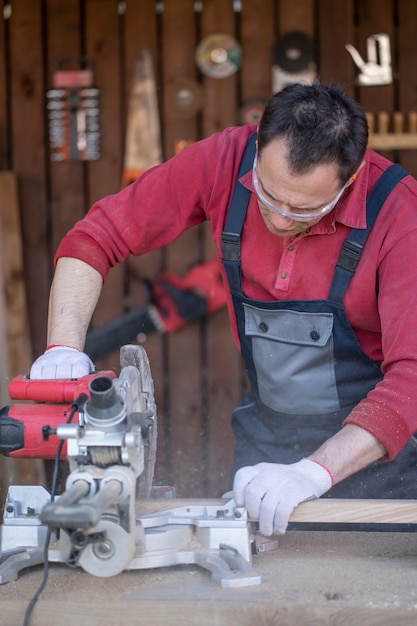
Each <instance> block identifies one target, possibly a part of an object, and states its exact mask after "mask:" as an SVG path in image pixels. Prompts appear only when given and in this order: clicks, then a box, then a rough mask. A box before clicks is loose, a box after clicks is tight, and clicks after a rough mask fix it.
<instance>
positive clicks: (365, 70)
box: [345, 33, 392, 86]
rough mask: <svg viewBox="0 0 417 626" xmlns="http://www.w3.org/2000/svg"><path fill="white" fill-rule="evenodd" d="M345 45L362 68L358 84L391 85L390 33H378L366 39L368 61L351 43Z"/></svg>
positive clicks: (357, 64)
mask: <svg viewBox="0 0 417 626" xmlns="http://www.w3.org/2000/svg"><path fill="white" fill-rule="evenodd" d="M345 47H346V50H347V51H348V52H349V53H350V55H351V57H352V59H353V60H354V62H355V64H356V66H357V67H358V68H359V70H360V71H359V74H358V76H357V79H356V82H357V84H358V85H362V86H370V85H389V84H390V83H392V68H391V49H390V40H389V35H387V34H386V33H378V34H376V35H370V36H369V37H368V39H367V40H366V50H367V55H368V60H367V61H364V60H363V59H362V57H361V55H360V54H359V52H358V51H357V50H356V48H355V47H354V46H352V45H351V44H346V46H345Z"/></svg>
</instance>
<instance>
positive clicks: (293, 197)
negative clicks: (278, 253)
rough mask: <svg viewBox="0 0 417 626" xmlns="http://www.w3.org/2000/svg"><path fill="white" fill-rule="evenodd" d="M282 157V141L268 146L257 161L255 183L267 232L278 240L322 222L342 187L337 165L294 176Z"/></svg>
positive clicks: (283, 147)
mask: <svg viewBox="0 0 417 626" xmlns="http://www.w3.org/2000/svg"><path fill="white" fill-rule="evenodd" d="M285 154H286V145H285V140H284V139H276V140H274V141H272V142H271V143H270V144H268V146H266V147H265V148H264V149H263V150H262V153H261V155H260V156H259V157H258V159H257V163H256V165H255V175H254V183H256V184H255V189H256V190H257V191H258V193H256V196H257V200H258V204H259V209H260V212H261V215H262V217H263V220H264V222H265V225H266V227H267V228H268V230H269V231H270V232H271V233H272V234H273V235H276V236H277V237H294V236H297V235H299V234H301V233H303V232H305V231H306V230H307V229H309V228H311V227H312V226H313V225H314V224H317V222H319V221H320V220H321V218H322V217H323V215H325V214H326V207H328V205H333V203H334V202H335V200H336V199H338V196H339V197H340V195H341V193H340V192H341V190H342V185H341V182H340V180H339V178H338V166H337V164H336V163H325V164H323V165H317V166H316V167H314V168H313V169H311V170H309V171H308V172H307V173H305V174H294V173H291V171H290V169H289V168H288V164H287V159H286V156H285ZM272 207H274V209H273V208H272ZM275 207H277V209H276V208H275ZM321 211H324V212H323V214H320V212H321ZM287 213H288V214H289V215H287ZM284 214H285V215H284ZM298 215H299V216H300V217H301V218H302V219H300V218H299V217H298ZM310 215H311V218H310V217H309V216H310Z"/></svg>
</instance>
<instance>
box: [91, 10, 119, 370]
mask: <svg viewBox="0 0 417 626" xmlns="http://www.w3.org/2000/svg"><path fill="white" fill-rule="evenodd" d="M119 33H120V31H119V16H118V13H117V3H115V2H114V1H113V0H87V1H86V3H85V52H86V55H87V57H89V58H90V59H91V60H92V62H93V66H94V70H95V80H96V85H97V87H98V88H99V89H100V109H101V113H102V116H103V117H104V118H105V119H107V120H108V123H107V124H106V123H103V124H102V126H101V157H100V159H98V160H97V161H91V162H89V163H87V165H86V169H87V179H88V192H87V193H88V195H87V198H88V205H91V204H92V203H93V202H95V201H97V200H99V199H100V198H102V197H103V196H106V195H108V194H112V193H115V192H117V191H118V190H119V189H120V179H121V171H122V159H123V156H122V155H123V152H122V138H121V111H120V93H121V89H122V87H121V84H120V71H119V69H120V57H119V54H118V52H119V50H120V40H119ZM124 276H125V267H124V265H123V264H121V265H118V266H117V267H114V268H113V269H112V270H111V271H110V273H109V276H108V278H107V281H106V283H105V285H104V288H103V291H102V294H101V297H100V300H99V303H98V306H97V309H96V312H95V314H94V316H93V325H96V326H101V325H102V324H104V323H105V322H108V321H110V320H112V319H114V318H116V317H118V315H120V314H122V313H123V312H124V283H125V278H124ZM96 367H97V368H99V369H108V368H110V369H111V368H114V369H116V371H118V370H119V351H118V350H117V351H115V352H113V353H112V354H109V355H108V356H106V357H102V358H100V359H97V362H96Z"/></svg>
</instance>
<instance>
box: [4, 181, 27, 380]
mask: <svg viewBox="0 0 417 626" xmlns="http://www.w3.org/2000/svg"><path fill="white" fill-rule="evenodd" d="M0 234H1V239H0V250H1V252H0V254H1V256H2V267H3V280H4V293H5V304H6V310H5V316H6V328H7V344H6V345H7V352H8V359H7V360H8V363H9V370H8V372H9V376H17V375H18V374H25V373H27V372H28V371H29V369H30V365H31V359H32V350H31V344H30V337H29V324H28V314H27V302H26V289H25V287H26V286H25V279H24V267H23V249H22V240H21V224H20V214H19V202H18V191H17V180H16V176H15V174H14V173H13V172H0Z"/></svg>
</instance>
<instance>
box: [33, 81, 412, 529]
mask: <svg viewBox="0 0 417 626" xmlns="http://www.w3.org/2000/svg"><path fill="white" fill-rule="evenodd" d="M256 131H258V132H257V134H256ZM366 145H367V125H366V118H365V116H364V113H363V111H362V109H361V108H360V106H359V105H358V104H357V103H355V102H354V101H352V100H351V99H350V98H348V97H347V96H346V95H345V94H344V93H343V91H342V90H340V89H339V88H337V87H335V86H333V85H325V84H320V83H319V82H316V83H314V84H313V85H294V86H291V87H288V88H286V89H285V90H284V91H282V92H280V93H278V94H276V95H275V96H274V97H272V98H271V99H270V101H269V103H268V104H267V106H266V109H265V112H264V114H263V116H262V119H261V121H260V124H259V129H256V128H255V127H250V126H243V127H236V128H229V129H226V130H225V131H224V132H221V133H216V134H215V135H213V136H212V137H210V138H208V139H205V140H203V141H201V142H198V143H196V144H194V145H192V146H190V147H189V148H187V150H185V151H183V152H181V153H180V154H178V155H177V156H175V157H174V158H172V159H170V160H169V161H168V162H166V163H164V164H162V165H160V166H157V167H155V168H153V169H152V170H150V171H148V172H146V173H145V174H143V175H142V176H141V177H140V178H139V179H138V180H137V181H136V182H135V183H133V184H132V185H130V186H129V187H128V188H126V189H124V190H123V191H121V192H120V193H118V194H116V195H114V196H110V197H106V198H104V199H103V200H101V201H99V202H97V203H96V204H95V205H94V206H93V207H92V208H91V209H90V211H89V213H88V214H87V216H86V217H85V218H84V219H83V220H81V221H80V222H78V223H77V224H76V225H75V227H74V228H73V230H72V231H70V232H69V233H68V234H67V235H66V236H65V237H64V239H63V241H62V242H61V244H60V247H59V249H58V252H57V266H56V273H55V277H54V281H53V285H52V289H51V298H50V315H49V324H48V348H47V350H46V352H45V353H44V354H43V355H42V356H40V357H39V358H38V359H37V361H36V362H35V363H34V365H33V366H32V370H31V377H33V378H47V377H68V376H72V377H77V376H81V375H83V374H86V373H88V372H89V371H91V370H93V368H94V366H93V364H92V362H91V361H90V359H89V358H88V357H87V355H85V354H84V353H83V352H82V350H83V347H84V341H85V336H86V332H87V327H88V324H89V321H90V318H91V316H92V313H93V311H94V308H95V306H96V303H97V300H98V297H99V294H100V291H101V286H102V282H103V280H104V279H105V277H106V274H107V272H108V270H109V268H110V267H111V266H113V265H115V264H116V263H118V262H121V261H123V260H124V259H125V258H126V257H127V256H128V255H129V254H134V255H140V254H144V253H147V252H149V251H150V250H153V249H155V248H157V247H160V246H163V245H165V244H168V243H170V242H171V241H173V240H174V239H175V238H176V237H178V236H179V235H180V234H181V233H182V232H183V231H184V230H186V229H187V228H189V227H191V226H194V225H195V224H198V223H201V222H203V221H205V220H209V221H210V222H211V229H212V236H213V239H214V241H215V243H216V249H217V254H218V258H219V259H221V264H222V267H223V270H224V277H225V282H227V284H228V285H229V289H230V294H229V302H228V307H229V313H230V318H231V326H232V331H233V335H234V338H235V340H236V343H237V345H238V346H239V347H240V349H241V351H242V354H243V357H244V359H245V363H246V367H247V371H248V376H249V379H250V383H251V391H250V393H249V394H248V396H247V397H246V398H245V399H244V400H243V402H242V404H241V406H240V407H239V408H237V409H236V411H235V412H234V414H233V417H232V427H233V431H234V434H235V437H236V445H235V453H234V469H233V472H234V474H235V479H234V493H235V499H236V502H237V504H239V505H245V506H246V507H247V509H248V512H249V515H250V516H251V517H253V518H258V519H259V523H260V531H261V533H263V534H265V535H270V534H272V533H278V534H279V533H283V532H285V530H286V527H287V524H288V519H289V516H290V514H291V511H292V510H293V508H294V507H295V506H297V505H298V504H299V503H300V502H302V501H304V500H306V499H310V498H314V497H320V496H321V495H323V494H324V493H326V492H328V491H329V490H330V493H329V495H332V496H333V495H334V496H339V497H388V498H400V497H403V498H404V497H415V496H416V480H415V477H416V461H417V454H416V450H415V448H414V447H413V446H412V445H411V443H410V440H411V438H412V435H413V433H414V432H415V431H416V430H417V411H416V397H417V385H416V384H415V381H416V379H417V331H416V317H417V315H416V313H417V289H416V287H415V285H416V284H417V182H416V181H415V180H414V179H412V178H411V177H410V176H408V175H406V172H404V170H402V169H401V168H399V166H394V167H393V168H391V169H389V168H390V166H391V165H392V164H391V163H390V162H389V161H387V160H386V159H385V158H383V157H382V156H380V155H378V154H376V153H374V152H372V151H370V150H367V149H366ZM398 168H399V169H398ZM386 171H387V172H388V174H387V175H384V176H383V177H382V178H381V176H382V175H383V174H384V173H385V172H386ZM371 192H373V193H371ZM232 196H233V200H231V199H232ZM373 222H375V223H374V225H372V224H373ZM361 252H362V254H360V253H361ZM359 257H360V258H359ZM387 461H389V462H387Z"/></svg>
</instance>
